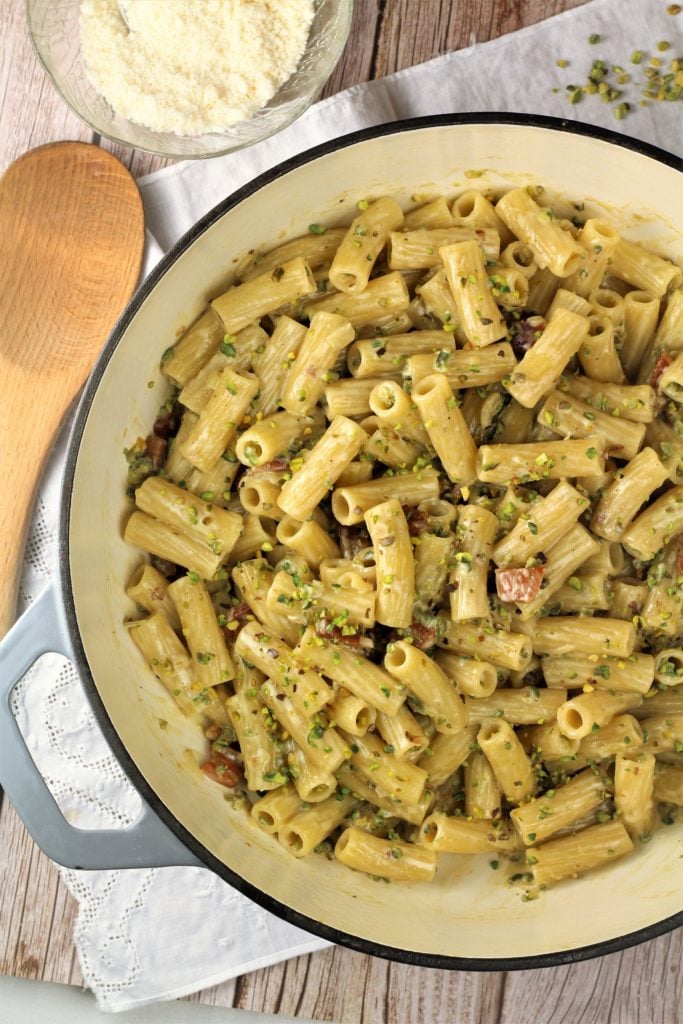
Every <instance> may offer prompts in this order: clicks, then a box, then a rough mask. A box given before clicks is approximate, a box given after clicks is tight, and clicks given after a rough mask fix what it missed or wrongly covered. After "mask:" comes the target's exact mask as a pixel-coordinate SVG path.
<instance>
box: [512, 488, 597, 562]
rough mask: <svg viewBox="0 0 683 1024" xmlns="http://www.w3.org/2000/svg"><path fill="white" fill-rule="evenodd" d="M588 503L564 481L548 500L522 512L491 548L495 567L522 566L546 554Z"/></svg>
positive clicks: (536, 503)
mask: <svg viewBox="0 0 683 1024" xmlns="http://www.w3.org/2000/svg"><path fill="white" fill-rule="evenodd" d="M587 506H588V503H587V501H586V499H585V498H584V497H583V495H582V494H581V493H580V492H579V491H577V490H576V488H575V487H572V485H571V484H569V483H568V482H567V481H566V480H561V481H560V483H559V484H558V485H557V487H555V488H554V490H552V491H551V492H550V494H549V495H548V497H547V498H541V499H539V500H538V501H536V502H534V504H533V506H532V507H531V508H530V509H529V511H528V512H524V513H522V515H521V516H520V517H519V519H518V520H517V523H516V524H515V526H514V527H513V529H512V530H511V531H510V532H509V533H508V534H506V535H505V536H504V537H503V538H502V539H501V540H500V541H499V542H498V543H497V544H496V545H495V547H494V549H493V561H494V562H495V563H496V565H499V566H506V565H512V564H514V563H518V564H522V565H523V564H524V563H525V562H526V560H527V559H528V558H530V557H531V556H532V555H535V554H537V553H538V552H539V551H549V550H550V549H551V548H552V547H553V545H554V544H556V543H557V542H558V541H559V540H560V538H561V537H562V536H563V535H565V534H566V533H567V532H568V531H569V530H571V528H572V526H573V525H574V524H575V523H576V520H577V519H578V518H579V516H580V515H581V513H582V512H584V511H585V509H586V508H587Z"/></svg>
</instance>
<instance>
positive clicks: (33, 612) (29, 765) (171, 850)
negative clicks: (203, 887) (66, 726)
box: [0, 582, 204, 870]
mask: <svg viewBox="0 0 683 1024" xmlns="http://www.w3.org/2000/svg"><path fill="white" fill-rule="evenodd" d="M50 651H52V652H55V653H57V654H63V655H65V656H66V657H67V658H70V659H71V660H73V652H72V648H71V643H70V640H69V633H68V630H67V627H66V623H65V620H64V613H63V610H62V606H61V596H60V593H59V589H58V587H57V585H56V584H55V583H54V582H52V583H50V584H48V586H47V587H46V588H45V590H44V591H43V592H42V594H41V595H40V597H39V598H38V599H37V600H36V601H34V603H33V604H32V605H31V606H30V608H29V609H28V610H27V611H26V612H24V614H23V615H22V616H21V618H20V619H19V620H18V621H17V622H16V623H15V624H14V626H13V627H12V629H10V631H9V632H8V633H7V634H6V636H5V637H4V638H3V639H2V640H0V785H2V787H3V789H4V790H5V792H6V794H7V796H8V797H9V798H10V800H11V801H12V803H13V805H14V807H15V809H16V811H17V813H18V815H19V817H20V818H21V819H22V821H23V822H24V825H25V826H26V828H27V829H28V831H29V832H30V834H31V836H32V837H33V838H34V839H35V841H36V843H37V844H38V846H39V847H40V848H41V850H43V852H44V853H46V854H47V856H48V857H50V858H51V859H52V860H54V861H57V863H58V864H62V865H64V867H69V868H85V869H88V870H98V869H105V868H106V869H116V868H150V867H168V866H170V865H187V866H190V867H204V865H203V864H202V863H201V861H199V860H198V859H197V858H196V857H194V855H193V854H192V853H191V852H190V851H189V850H188V849H187V847H186V846H184V844H183V843H181V842H180V840H179V839H177V838H176V836H174V835H173V833H172V832H171V831H170V830H169V829H168V828H167V827H166V826H165V825H164V824H163V822H162V821H161V819H160V818H159V817H157V815H156V814H155V813H154V812H153V811H152V810H151V809H150V808H149V806H148V805H147V804H146V803H145V802H144V801H143V802H142V813H141V815H140V817H139V818H138V820H137V821H136V822H134V824H133V825H130V826H129V827H128V828H125V829H102V830H92V829H81V828H76V827H75V826H74V825H71V824H69V822H68V821H67V820H66V818H65V817H64V815H63V814H62V812H61V811H60V809H59V807H58V806H57V803H56V802H55V800H54V798H53V796H52V794H51V793H50V791H49V789H48V788H47V786H46V784H45V781H44V779H43V778H42V776H41V775H40V773H39V771H38V769H37V767H36V764H35V762H34V760H33V758H32V757H31V754H30V753H29V750H28V747H27V746H26V743H25V742H24V738H23V736H22V735H21V731H20V729H19V726H18V725H17V722H16V720H15V718H14V715H13V714H12V709H11V706H10V697H11V694H12V691H13V689H14V687H15V686H16V684H17V682H18V681H19V680H20V679H21V677H22V676H23V675H24V673H25V672H26V671H27V669H29V668H30V667H31V665H33V663H34V662H35V661H36V660H37V659H38V658H39V657H40V656H41V654H46V653H48V652H50Z"/></svg>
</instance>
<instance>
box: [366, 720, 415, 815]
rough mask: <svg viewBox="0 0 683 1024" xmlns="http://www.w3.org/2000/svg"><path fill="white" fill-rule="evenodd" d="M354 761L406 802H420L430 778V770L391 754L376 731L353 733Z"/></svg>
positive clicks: (390, 793) (376, 783)
mask: <svg viewBox="0 0 683 1024" xmlns="http://www.w3.org/2000/svg"><path fill="white" fill-rule="evenodd" d="M347 742H348V743H349V746H350V748H351V764H352V765H353V767H354V768H355V769H356V771H357V772H359V773H360V774H361V775H362V776H363V777H364V778H366V779H367V780H368V781H369V782H371V783H372V784H373V786H376V787H377V788H378V789H381V790H383V791H384V792H385V793H386V794H387V795H388V796H389V797H395V798H396V799H398V800H400V801H402V802H403V803H405V804H409V805H412V806H415V805H416V804H419V803H420V801H421V799H422V796H423V793H424V789H425V784H426V782H427V772H426V771H425V770H424V768H419V767H418V766H417V765H415V764H412V763H411V762H410V761H402V760H400V759H399V758H398V757H396V756H395V755H394V754H387V753H386V751H385V749H384V744H383V743H382V741H381V740H380V739H379V738H378V737H377V736H373V734H372V733H366V734H365V736H349V737H347Z"/></svg>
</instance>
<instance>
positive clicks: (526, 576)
mask: <svg viewBox="0 0 683 1024" xmlns="http://www.w3.org/2000/svg"><path fill="white" fill-rule="evenodd" d="M543 572H544V569H543V566H542V565H539V566H536V567H535V568H533V569H496V590H497V591H498V597H499V598H500V599H501V601H515V602H516V603H518V604H526V603H527V602H528V601H533V600H534V598H535V597H536V595H537V594H538V592H539V590H540V589H541V582H542V580H543Z"/></svg>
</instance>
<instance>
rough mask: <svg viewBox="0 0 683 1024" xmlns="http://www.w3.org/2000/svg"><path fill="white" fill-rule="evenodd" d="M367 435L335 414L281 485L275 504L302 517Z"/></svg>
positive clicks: (312, 507) (304, 516)
mask: <svg viewBox="0 0 683 1024" xmlns="http://www.w3.org/2000/svg"><path fill="white" fill-rule="evenodd" d="M366 438H367V435H366V433H365V431H364V430H363V429H362V427H359V426H358V424H357V423H354V422H353V420H350V419H347V418H346V417H345V416H337V417H336V418H335V419H334V420H332V422H331V423H330V425H329V427H328V428H327V430H326V431H325V433H324V434H323V436H322V437H321V438H320V440H319V441H318V442H317V444H316V445H315V446H314V448H313V449H312V450H311V452H310V454H309V456H308V459H307V460H306V461H305V462H304V464H303V466H302V467H301V469H299V470H297V471H296V472H295V473H294V474H293V476H292V479H291V480H289V481H287V483H286V484H285V485H284V487H283V488H282V491H281V494H280V498H279V501H278V504H279V506H280V508H281V509H282V510H283V512H285V513H286V514H287V515H290V516H292V518H293V519H298V520H299V521H303V520H304V519H307V518H308V517H309V516H310V515H311V514H312V512H313V510H314V509H315V508H316V506H317V505H319V504H320V502H321V501H322V499H323V498H324V496H325V495H326V494H327V492H328V490H329V489H330V487H331V486H332V485H333V484H334V482H335V480H337V478H338V477H339V476H340V474H341V473H342V471H343V470H344V469H345V467H346V466H348V464H349V463H350V462H352V461H353V459H354V458H355V456H356V455H357V454H358V452H359V451H360V449H361V447H362V445H363V443H364V441H365V440H366Z"/></svg>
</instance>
